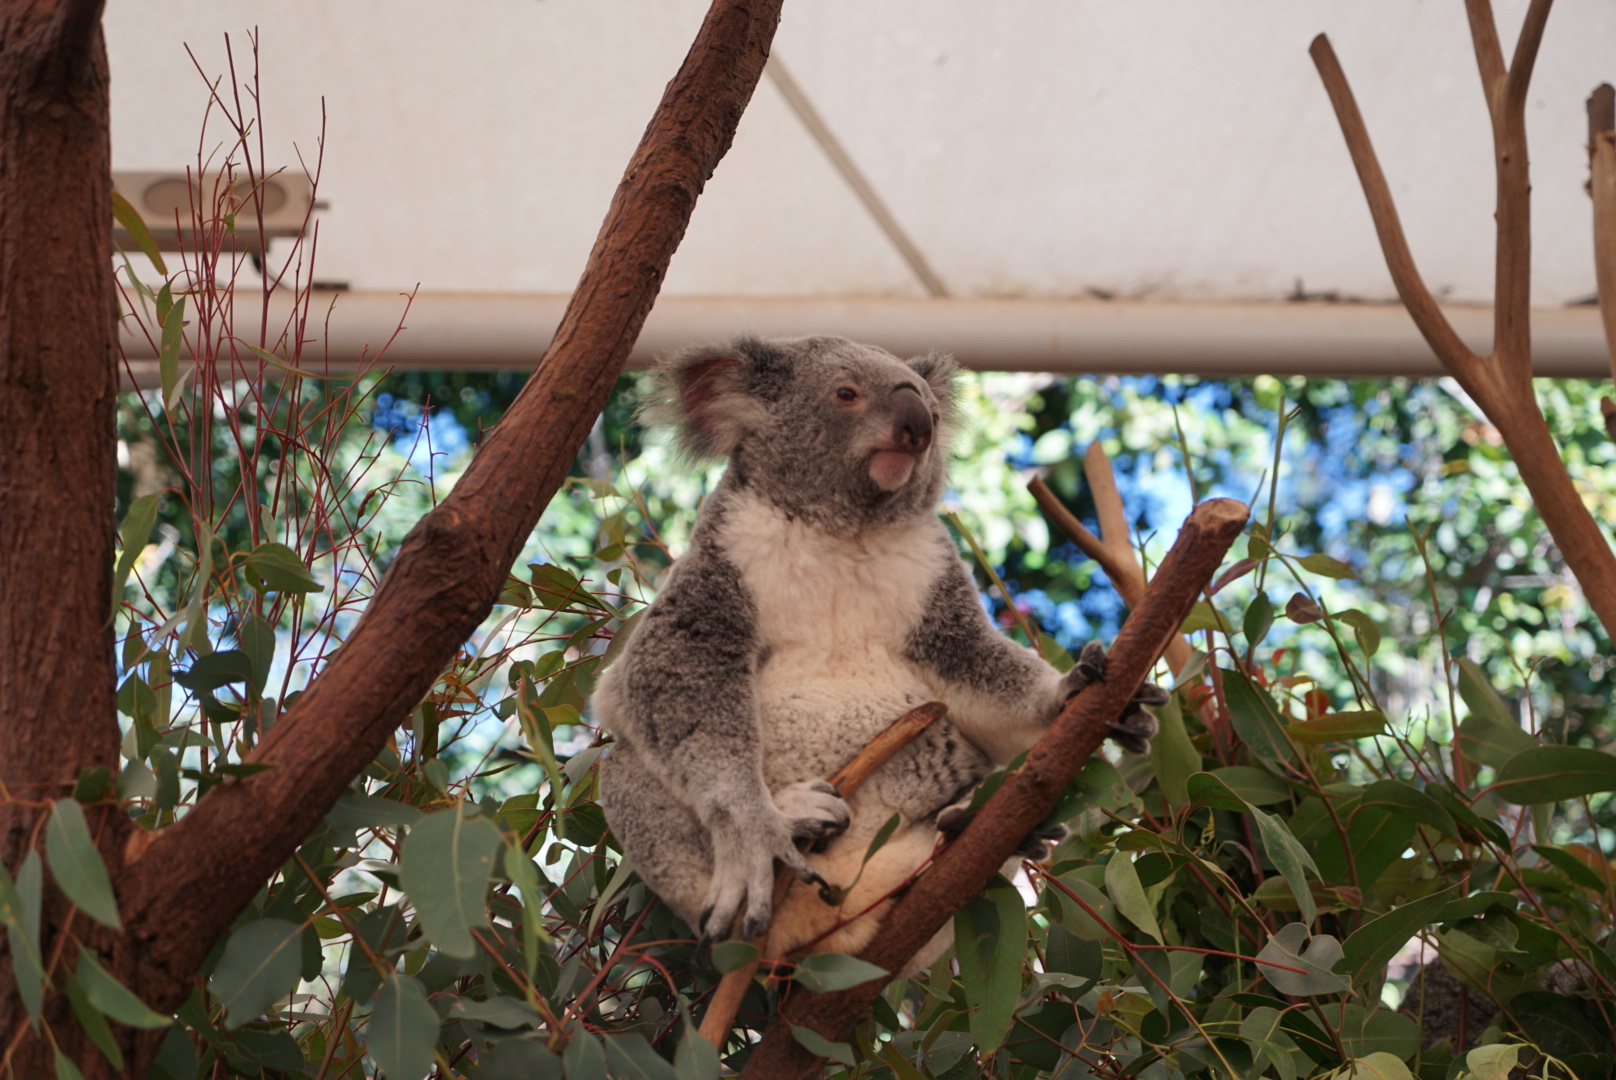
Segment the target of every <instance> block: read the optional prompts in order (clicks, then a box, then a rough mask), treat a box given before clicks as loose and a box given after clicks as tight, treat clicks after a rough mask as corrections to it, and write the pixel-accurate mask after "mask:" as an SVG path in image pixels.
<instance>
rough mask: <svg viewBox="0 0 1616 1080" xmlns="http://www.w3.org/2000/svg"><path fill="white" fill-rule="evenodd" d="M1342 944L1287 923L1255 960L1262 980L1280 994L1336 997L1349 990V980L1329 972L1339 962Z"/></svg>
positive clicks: (1302, 924)
mask: <svg viewBox="0 0 1616 1080" xmlns="http://www.w3.org/2000/svg"><path fill="white" fill-rule="evenodd" d="M1341 955H1342V953H1341V942H1339V941H1337V940H1336V939H1335V938H1333V937H1331V936H1330V935H1329V934H1312V935H1310V934H1308V932H1307V926H1306V925H1305V924H1304V923H1299V922H1293V923H1287V924H1285V925H1284V926H1282V927H1280V928H1279V932H1278V933H1277V934H1275V935H1274V936H1273V937H1271V938H1269V939H1268V944H1267V945H1265V946H1263V950H1262V952H1260V953H1258V954H1257V959H1258V960H1261V961H1267V963H1262V964H1259V965H1258V966H1259V967H1260V968H1261V969H1262V973H1263V977H1264V978H1266V979H1267V980H1268V981H1269V982H1270V983H1272V984H1273V987H1274V989H1275V990H1278V991H1279V992H1280V993H1281V994H1293V995H1295V996H1297V997H1309V996H1312V995H1315V994H1338V993H1341V992H1342V991H1344V990H1350V989H1351V988H1352V980H1351V979H1349V978H1348V977H1347V976H1345V975H1336V974H1334V973H1333V971H1332V970H1331V969H1332V968H1334V967H1335V965H1336V962H1337V961H1339V960H1340V959H1341Z"/></svg>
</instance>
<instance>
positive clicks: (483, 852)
mask: <svg viewBox="0 0 1616 1080" xmlns="http://www.w3.org/2000/svg"><path fill="white" fill-rule="evenodd" d="M464 810H465V808H463V807H459V808H455V809H451V810H443V811H440V812H439V813H436V814H432V815H429V816H428V817H425V818H422V819H421V821H420V823H419V824H417V825H416V826H415V827H414V828H412V829H411V830H410V836H409V839H408V840H406V841H404V853H403V860H402V865H401V867H400V872H399V882H400V884H402V885H403V887H404V891H405V892H406V893H408V894H409V897H410V902H411V903H413V904H414V905H415V912H416V915H418V916H419V917H420V920H421V927H422V929H424V930H425V931H426V935H427V937H429V938H431V939H432V942H433V943H434V944H435V945H437V947H438V948H439V949H441V950H442V951H443V954H444V955H445V956H450V957H454V958H455V959H457V960H469V959H470V958H471V957H472V956H473V955H475V954H476V951H477V942H476V941H475V939H473V938H472V936H471V932H472V931H473V930H474V929H478V928H480V927H483V926H486V925H488V910H487V906H486V904H485V903H484V894H485V893H486V892H487V891H488V877H489V875H490V874H491V873H492V872H493V868H494V856H495V854H497V853H498V851H499V848H500V834H499V829H498V828H497V827H496V826H495V825H494V823H493V822H492V821H489V820H488V819H487V818H485V817H467V816H466V814H465V812H464Z"/></svg>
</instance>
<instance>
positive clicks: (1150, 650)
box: [741, 499, 1248, 1080]
mask: <svg viewBox="0 0 1616 1080" xmlns="http://www.w3.org/2000/svg"><path fill="white" fill-rule="evenodd" d="M1247 513H1248V511H1247V508H1246V506H1245V505H1244V504H1243V503H1239V502H1236V501H1234V500H1233V499H1210V500H1208V501H1206V502H1204V503H1202V504H1201V505H1200V506H1197V507H1196V508H1195V510H1194V512H1193V513H1191V514H1190V516H1189V519H1188V520H1187V521H1185V523H1184V528H1183V530H1182V531H1180V532H1179V534H1178V540H1177V542H1175V543H1174V544H1173V549H1172V551H1170V552H1169V553H1168V555H1167V558H1166V559H1164V560H1163V561H1162V564H1161V566H1160V567H1159V568H1158V569H1157V571H1156V574H1155V576H1154V577H1153V578H1152V579H1151V582H1150V586H1149V588H1148V589H1147V590H1146V591H1145V594H1144V596H1143V597H1142V598H1141V600H1140V602H1139V605H1138V606H1137V607H1136V608H1134V610H1133V613H1132V614H1130V615H1129V616H1128V621H1127V622H1126V623H1125V624H1124V625H1123V627H1122V633H1120V634H1119V635H1117V640H1116V642H1115V643H1114V644H1113V645H1112V646H1111V650H1110V653H1109V655H1108V658H1107V663H1106V680H1105V681H1104V682H1100V683H1091V684H1090V685H1089V686H1088V687H1087V688H1086V689H1085V690H1084V691H1083V692H1082V693H1080V694H1078V695H1077V696H1076V697H1075V698H1073V699H1072V700H1071V702H1070V703H1068V704H1067V706H1066V708H1065V709H1064V710H1063V711H1062V712H1061V714H1060V716H1058V717H1056V718H1055V722H1054V723H1053V724H1051V725H1050V728H1049V730H1048V731H1047V732H1045V733H1044V736H1043V738H1041V739H1039V740H1038V743H1037V745H1036V746H1034V747H1033V748H1032V751H1031V752H1030V753H1029V754H1028V755H1027V761H1026V764H1024V765H1023V766H1022V767H1021V768H1020V769H1018V770H1016V772H1015V773H1013V774H1012V775H1010V776H1009V777H1007V778H1006V779H1005V781H1004V784H1003V785H1002V786H1001V787H1000V788H999V790H998V791H997V792H996V793H994V796H993V798H992V799H990V800H989V801H988V803H987V805H986V806H984V807H983V808H982V809H981V810H980V811H978V813H977V815H976V817H975V818H974V819H973V820H972V822H971V824H970V825H969V826H968V827H967V828H966V829H965V831H964V832H963V833H961V834H960V837H959V839H958V840H956V841H955V842H954V843H953V844H952V845H950V846H949V848H948V849H947V850H946V851H944V852H943V853H942V855H940V856H938V858H937V861H936V862H935V863H933V864H932V866H931V868H930V869H929V870H927V871H926V872H925V873H924V874H922V875H921V876H920V877H919V878H918V879H916V881H915V883H914V884H913V885H912V886H910V888H909V891H908V892H907V893H905V894H904V896H903V898H902V899H900V900H899V901H898V903H897V904H896V906H894V907H893V909H892V911H891V913H890V914H889V915H888V916H887V918H886V921H885V923H884V924H883V925H882V928H881V932H880V933H879V934H878V935H877V936H876V939H875V941H874V942H872V943H871V944H870V946H869V947H868V948H867V949H865V950H864V952H863V953H861V954H860V956H861V958H862V959H864V960H868V961H869V962H870V963H872V964H876V965H879V966H880V967H882V968H885V969H886V970H887V971H898V970H900V969H901V968H902V967H903V966H904V964H905V963H907V962H908V961H909V958H910V957H912V956H914V955H915V953H916V952H917V951H918V950H919V949H920V947H921V946H922V945H924V944H926V942H928V941H930V940H931V938H932V935H934V934H936V933H937V931H938V930H940V929H942V927H943V926H944V925H945V924H946V923H947V922H948V920H949V919H951V918H953V916H954V913H955V912H956V911H958V910H959V909H960V907H962V906H963V905H964V904H965V903H966V902H967V901H968V900H970V898H971V897H973V896H975V895H976V894H977V893H979V892H981V891H982V889H983V888H984V887H985V886H986V885H987V883H988V882H989V881H990V880H992V878H993V875H994V874H995V873H997V872H998V870H999V867H1001V866H1003V865H1004V862H1005V860H1006V859H1008V858H1009V857H1010V855H1011V853H1012V852H1013V851H1014V850H1015V848H1016V845H1017V844H1019V843H1020V842H1021V840H1022V838H1023V837H1025V836H1026V835H1027V834H1028V833H1029V832H1031V831H1032V829H1033V828H1035V827H1036V826H1037V825H1038V824H1039V823H1040V822H1042V821H1043V820H1044V818H1045V817H1046V816H1048V814H1049V812H1050V810H1051V809H1053V808H1054V806H1055V801H1056V799H1058V798H1059V797H1060V793H1061V791H1062V790H1063V789H1064V788H1065V787H1066V784H1067V782H1068V781H1070V780H1071V779H1072V777H1074V776H1076V775H1077V773H1078V771H1079V770H1080V769H1082V767H1083V765H1084V763H1085V762H1087V761H1088V759H1089V758H1090V757H1091V756H1093V754H1094V752H1095V751H1096V750H1098V749H1099V748H1100V744H1101V743H1102V742H1103V741H1104V740H1105V737H1106V733H1107V728H1106V725H1107V724H1108V723H1109V722H1110V721H1112V720H1115V719H1116V718H1117V717H1118V716H1120V715H1122V710H1123V709H1124V708H1125V707H1126V706H1127V704H1128V701H1129V699H1130V698H1132V697H1133V694H1134V692H1135V691H1136V690H1137V689H1138V688H1139V684H1140V683H1142V682H1144V679H1145V676H1146V675H1147V674H1149V672H1150V668H1151V665H1153V664H1154V663H1155V662H1156V660H1157V658H1158V657H1160V656H1161V654H1162V651H1163V650H1164V649H1166V647H1167V643H1168V642H1169V641H1171V640H1172V638H1173V635H1175V634H1177V633H1178V627H1179V625H1180V624H1181V623H1182V622H1183V621H1184V617H1185V616H1186V615H1188V614H1189V611H1190V608H1191V607H1193V606H1194V604H1195V599H1196V597H1198V596H1199V595H1200V594H1201V591H1202V590H1203V589H1205V588H1206V586H1207V584H1208V583H1209V582H1211V580H1212V575H1213V574H1214V573H1215V572H1216V571H1217V568H1218V566H1219V564H1220V563H1221V562H1222V561H1223V556H1224V554H1225V553H1226V552H1227V551H1228V550H1229V546H1230V545H1231V544H1233V543H1234V541H1235V539H1236V538H1237V537H1238V536H1239V535H1240V533H1241V530H1243V529H1244V528H1245V524H1246V518H1247ZM887 981H888V980H887V979H884V978H883V979H874V980H871V981H870V982H867V983H864V984H862V985H860V986H855V987H853V988H852V989H849V990H843V991H840V992H837V993H831V994H809V993H793V994H792V995H791V996H790V997H789V998H787V999H786V1002H785V1004H784V1005H782V1006H781V1007H780V1011H779V1012H778V1013H776V1014H775V1016H774V1019H773V1020H771V1021H770V1022H769V1027H768V1030H767V1031H765V1032H764V1034H763V1041H762V1042H760V1043H759V1044H758V1045H757V1048H756V1049H755V1050H753V1051H752V1055H751V1057H749V1058H748V1059H747V1062H746V1069H745V1070H744V1071H743V1072H742V1074H741V1075H742V1077H743V1078H745V1077H755V1078H757V1080H791V1078H797V1077H801V1078H807V1077H814V1076H818V1075H820V1073H821V1071H822V1070H823V1067H824V1059H823V1058H820V1057H818V1056H816V1055H814V1054H813V1053H811V1052H810V1051H808V1050H807V1049H806V1048H804V1047H803V1046H802V1044H800V1043H799V1042H797V1040H796V1039H795V1038H794V1037H793V1036H792V1034H791V1026H792V1025H798V1026H802V1027H808V1028H812V1029H813V1030H814V1031H817V1032H818V1033H819V1034H821V1035H823V1036H825V1037H826V1038H828V1039H831V1040H833V1041H836V1042H841V1041H845V1040H846V1039H847V1038H848V1036H849V1034H850V1033H851V1031H852V1029H853V1027H854V1025H855V1024H857V1023H858V1022H859V1021H860V1020H861V1019H862V1018H863V1017H864V1016H865V1014H866V1013H867V1012H868V1010H869V1007H870V1003H871V1002H873V1001H874V1000H875V996H876V995H877V994H879V993H880V992H881V989H882V987H884V986H885V985H886V983H887Z"/></svg>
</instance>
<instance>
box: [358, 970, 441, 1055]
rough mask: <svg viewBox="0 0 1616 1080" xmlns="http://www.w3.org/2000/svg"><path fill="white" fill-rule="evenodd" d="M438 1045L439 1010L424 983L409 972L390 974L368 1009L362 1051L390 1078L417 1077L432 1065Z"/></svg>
mask: <svg viewBox="0 0 1616 1080" xmlns="http://www.w3.org/2000/svg"><path fill="white" fill-rule="evenodd" d="M437 1045H438V1013H437V1010H436V1009H434V1008H433V1007H432V1004H431V1002H429V1001H427V999H426V987H424V986H422V985H421V983H420V981H419V980H417V979H414V978H412V977H411V976H409V975H401V974H399V973H398V972H393V973H391V974H389V975H388V976H387V981H386V982H384V983H382V988H381V989H380V990H379V991H377V993H376V1001H375V1004H373V1005H372V1006H371V1009H370V1025H369V1030H368V1031H367V1033H366V1035H365V1052H366V1053H367V1054H369V1055H370V1056H371V1057H372V1058H374V1059H375V1061H376V1064H377V1065H378V1066H379V1067H380V1068H381V1070H382V1072H384V1073H386V1074H387V1076H388V1077H389V1080H420V1078H421V1077H423V1076H425V1075H426V1074H427V1072H428V1071H429V1070H431V1068H432V1050H433V1048H434V1047H436V1046H437Z"/></svg>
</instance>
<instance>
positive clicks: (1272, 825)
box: [1156, 807, 1333, 985]
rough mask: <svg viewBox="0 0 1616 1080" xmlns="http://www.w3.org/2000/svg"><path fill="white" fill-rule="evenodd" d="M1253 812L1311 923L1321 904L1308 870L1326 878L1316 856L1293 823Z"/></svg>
mask: <svg viewBox="0 0 1616 1080" xmlns="http://www.w3.org/2000/svg"><path fill="white" fill-rule="evenodd" d="M1251 816H1252V817H1254V818H1256V819H1257V831H1258V833H1259V834H1260V835H1261V836H1262V843H1263V849H1264V850H1265V851H1267V852H1268V858H1269V861H1271V862H1272V863H1273V864H1274V868H1275V869H1276V870H1278V871H1279V872H1280V875H1281V876H1283V877H1284V879H1285V884H1287V885H1289V886H1290V887H1291V892H1292V893H1293V894H1294V895H1295V897H1296V902H1297V904H1298V905H1300V907H1301V912H1302V921H1303V922H1305V923H1311V922H1312V921H1313V918H1314V916H1315V915H1317V914H1318V908H1317V907H1316V906H1315V904H1314V902H1313V890H1312V889H1310V888H1308V884H1307V874H1308V872H1309V871H1311V872H1312V874H1313V876H1314V877H1316V878H1319V879H1320V880H1321V881H1322V880H1323V878H1322V877H1321V876H1320V874H1319V868H1318V867H1317V866H1315V865H1313V856H1311V855H1309V854H1308V853H1307V848H1305V847H1303V846H1302V843H1301V841H1300V840H1298V839H1296V837H1295V836H1293V835H1292V834H1291V830H1290V826H1289V825H1286V824H1285V823H1284V822H1283V821H1281V820H1279V819H1278V818H1277V817H1274V816H1273V815H1272V814H1265V813H1263V812H1262V811H1261V810H1258V809H1257V808H1256V807H1252V808H1251ZM1293 925H1294V924H1293ZM1156 940H1158V941H1160V940H1161V939H1160V938H1157V939H1156ZM1332 940H1333V939H1332ZM1276 985H1277V984H1276Z"/></svg>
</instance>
